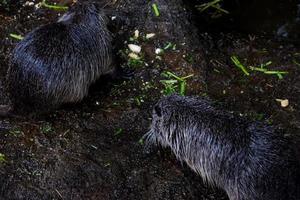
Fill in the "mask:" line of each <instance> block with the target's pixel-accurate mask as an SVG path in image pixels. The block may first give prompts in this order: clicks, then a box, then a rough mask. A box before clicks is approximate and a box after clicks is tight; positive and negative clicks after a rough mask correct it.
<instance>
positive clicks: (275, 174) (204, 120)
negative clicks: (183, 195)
mask: <svg viewBox="0 0 300 200" xmlns="http://www.w3.org/2000/svg"><path fill="white" fill-rule="evenodd" d="M145 136H146V140H147V142H148V143H149V144H152V143H154V144H160V145H162V146H164V147H170V148H171V150H172V151H173V152H174V154H175V155H176V157H177V158H178V159H179V160H181V161H185V162H186V163H187V165H188V166H189V167H191V168H192V169H193V170H194V171H195V172H196V173H198V174H199V175H201V176H202V178H203V179H204V180H205V181H207V182H209V183H211V184H213V185H215V186H217V187H220V188H222V189H224V190H225V191H226V193H227V194H228V196H229V198H230V200H296V199H298V200H299V199H300V194H299V193H300V187H299V170H300V169H299V163H298V161H296V157H295V156H294V152H293V151H292V149H291V147H290V146H291V144H292V143H291V142H290V141H288V139H286V138H285V137H284V136H283V135H281V134H279V133H278V132H276V131H275V130H274V129H273V128H272V127H271V126H268V125H265V124H263V123H259V122H251V121H248V120H247V119H244V118H242V117H240V116H235V115H233V114H230V113H227V112H224V111H220V110H217V109H216V108H214V106H213V105H212V103H211V102H210V100H207V99H203V98H196V97H182V96H177V95H172V96H169V97H164V98H162V99H161V100H160V101H159V102H158V103H157V104H156V105H155V107H154V109H153V120H152V125H151V130H150V131H149V132H148V133H147V134H146V135H145Z"/></svg>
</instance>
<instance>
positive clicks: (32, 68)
mask: <svg viewBox="0 0 300 200" xmlns="http://www.w3.org/2000/svg"><path fill="white" fill-rule="evenodd" d="M111 40H112V39H111V36H110V32H109V31H108V29H107V19H106V17H105V15H104V13H103V12H102V11H101V9H99V8H97V6H96V4H91V3H83V4H78V5H75V6H74V7H73V8H71V9H70V11H69V12H67V13H66V14H65V15H64V16H62V17H61V18H60V19H59V20H58V22H54V23H50V24H48V25H44V26H41V27H39V28H37V29H35V30H33V31H31V32H30V33H28V34H27V35H26V36H25V38H24V39H23V40H22V41H21V42H19V43H18V44H17V45H16V47H15V49H14V51H13V55H12V58H11V64H10V67H9V70H8V74H7V81H8V89H9V93H10V96H11V99H12V103H13V105H14V109H15V110H17V111H18V110H26V109H27V110H29V111H32V110H37V111H41V110H43V109H45V110H48V109H52V108H53V107H57V106H59V105H60V104H62V103H67V102H77V101H80V100H81V99H82V98H83V97H84V96H86V95H87V93H88V88H89V86H90V85H91V84H92V83H93V82H95V81H96V80H97V79H98V78H99V77H100V76H101V75H104V74H108V73H111V72H113V71H114V67H112V65H111V63H112V44H111Z"/></svg>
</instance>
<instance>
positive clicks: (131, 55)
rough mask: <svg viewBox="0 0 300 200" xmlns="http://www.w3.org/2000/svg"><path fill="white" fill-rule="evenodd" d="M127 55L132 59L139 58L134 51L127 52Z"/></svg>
mask: <svg viewBox="0 0 300 200" xmlns="http://www.w3.org/2000/svg"><path fill="white" fill-rule="evenodd" d="M128 57H129V58H132V59H135V60H139V59H140V57H139V56H138V55H137V54H135V53H130V54H128Z"/></svg>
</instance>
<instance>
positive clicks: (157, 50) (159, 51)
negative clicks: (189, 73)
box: [155, 48, 164, 55]
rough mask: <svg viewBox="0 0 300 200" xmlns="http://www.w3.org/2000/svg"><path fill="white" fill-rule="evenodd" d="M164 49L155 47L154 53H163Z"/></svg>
mask: <svg viewBox="0 0 300 200" xmlns="http://www.w3.org/2000/svg"><path fill="white" fill-rule="evenodd" d="M163 51H164V50H162V49H161V48H157V49H155V54H157V55H160V54H162V53H163Z"/></svg>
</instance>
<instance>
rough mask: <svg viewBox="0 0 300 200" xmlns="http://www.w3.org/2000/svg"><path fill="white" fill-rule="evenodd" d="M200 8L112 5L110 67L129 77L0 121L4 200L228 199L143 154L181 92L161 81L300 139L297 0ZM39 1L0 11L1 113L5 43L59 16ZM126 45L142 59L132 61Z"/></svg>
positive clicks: (144, 1)
mask: <svg viewBox="0 0 300 200" xmlns="http://www.w3.org/2000/svg"><path fill="white" fill-rule="evenodd" d="M48 2H49V3H51V4H52V3H55V2H54V1H48ZM208 2H209V1H204V0H194V1H189V2H188V3H187V2H185V1H183V0H173V1H169V0H159V1H154V0H151V1H149V0H117V1H111V2H109V4H108V7H109V9H110V12H108V13H109V15H110V18H111V19H113V21H114V26H113V28H112V34H113V36H114V41H115V42H114V48H115V55H116V63H117V65H120V66H122V67H129V68H132V69H133V70H134V74H135V75H134V77H133V78H132V79H130V80H111V78H110V77H102V78H101V79H100V80H99V81H98V82H97V83H95V84H94V85H93V86H92V87H91V89H90V92H89V96H87V97H86V98H85V99H84V100H83V101H82V102H80V103H77V104H72V105H64V106H62V107H61V108H59V109H57V110H55V111H53V112H52V113H49V114H47V115H43V116H34V117H32V116H31V117H26V116H23V117H19V118H5V117H4V118H1V119H0V199H32V200H40V199H74V200H75V199H118V200H119V199H120V200H126V199H130V200H134V199H157V200H159V199H170V200H171V199H172V200H186V199H191V200H196V199H197V200H198V199H203V200H204V199H205V200H213V199H215V200H222V199H224V200H226V199H227V197H226V195H225V194H224V192H222V191H220V190H218V189H216V188H213V187H211V186H209V185H208V184H207V183H203V181H202V180H201V178H200V177H198V176H197V175H195V174H194V172H192V171H191V170H190V169H189V168H188V167H187V166H186V165H185V164H183V163H180V162H178V161H177V160H176V158H175V157H174V155H173V154H172V153H171V152H170V151H169V150H168V149H160V148H158V149H155V150H154V151H148V150H147V149H145V148H144V143H143V140H142V139H141V138H142V136H143V135H144V134H145V133H146V132H147V131H148V128H149V124H150V121H151V119H150V117H151V110H152V105H153V104H154V103H155V102H156V101H157V100H158V99H159V98H160V97H161V96H162V95H163V94H164V93H166V92H167V87H169V89H170V88H171V89H172V90H179V88H180V85H176V84H178V83H179V82H178V80H177V82H176V80H175V82H176V83H174V85H166V81H165V80H171V82H172V81H173V82H174V80H173V79H174V78H173V77H172V76H171V77H170V76H169V77H167V76H166V74H167V72H169V74H175V75H176V76H178V77H186V76H189V78H187V79H185V81H186V82H185V83H186V86H185V90H184V92H185V94H186V95H200V96H208V97H210V98H211V99H212V100H213V101H215V102H216V103H217V104H219V105H220V107H222V108H224V109H226V110H229V111H231V112H235V113H238V114H239V115H242V116H245V117H248V118H251V119H253V120H260V121H265V122H266V123H269V124H272V125H274V126H276V127H277V128H279V129H282V130H284V131H283V132H284V134H285V135H286V136H287V137H293V136H294V135H297V134H299V129H300V122H299V119H300V115H299V106H300V105H299V104H300V95H299V94H300V76H299V75H300V46H299V40H298V38H299V37H298V36H299V33H298V32H297V30H300V29H299V24H298V23H299V17H300V13H299V10H298V3H300V2H299V1H296V0H294V1H293V0H288V1H283V0H281V1H277V2H276V3H272V2H271V1H270V0H264V1H258V0H253V1H247V2H243V1H229V0H224V1H221V3H220V4H219V6H220V8H222V9H223V10H225V11H227V12H228V13H227V12H224V11H221V10H220V9H215V8H208V9H206V10H204V11H201V6H200V7H199V5H203V4H204V3H208ZM38 3H39V1H23V0H22V1H14V0H6V1H0V80H1V81H0V104H2V105H5V104H8V103H9V99H8V97H7V93H6V91H5V74H6V70H7V68H8V63H9V57H10V53H11V51H12V49H13V47H14V46H15V45H16V43H17V42H18V39H16V38H14V37H12V36H11V34H16V35H21V36H24V35H25V34H26V33H28V32H29V31H31V30H33V29H34V28H35V27H38V26H40V25H42V24H45V23H49V22H51V21H54V20H56V19H57V18H58V17H59V16H61V15H62V14H63V11H55V10H51V9H48V8H45V7H39V6H38V5H39V4H38ZM153 4H155V5H156V7H157V8H158V10H159V11H158V13H155V12H154V9H153ZM202 8H203V7H202ZM287 13H288V14H287ZM45 42H47V41H45ZM128 44H135V45H137V46H139V47H141V52H140V53H139V54H138V55H134V56H133V55H132V54H130V49H129V48H128ZM131 53H132V52H131ZM129 54H130V55H131V57H129V56H128V55H129ZM136 56H137V57H138V59H136ZM234 61H235V63H234ZM237 63H239V64H240V65H242V66H243V67H244V68H245V69H246V70H247V72H248V73H245V71H243V70H242V68H241V67H240V65H238V64H237ZM281 72H282V73H281ZM169 82H170V81H169Z"/></svg>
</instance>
